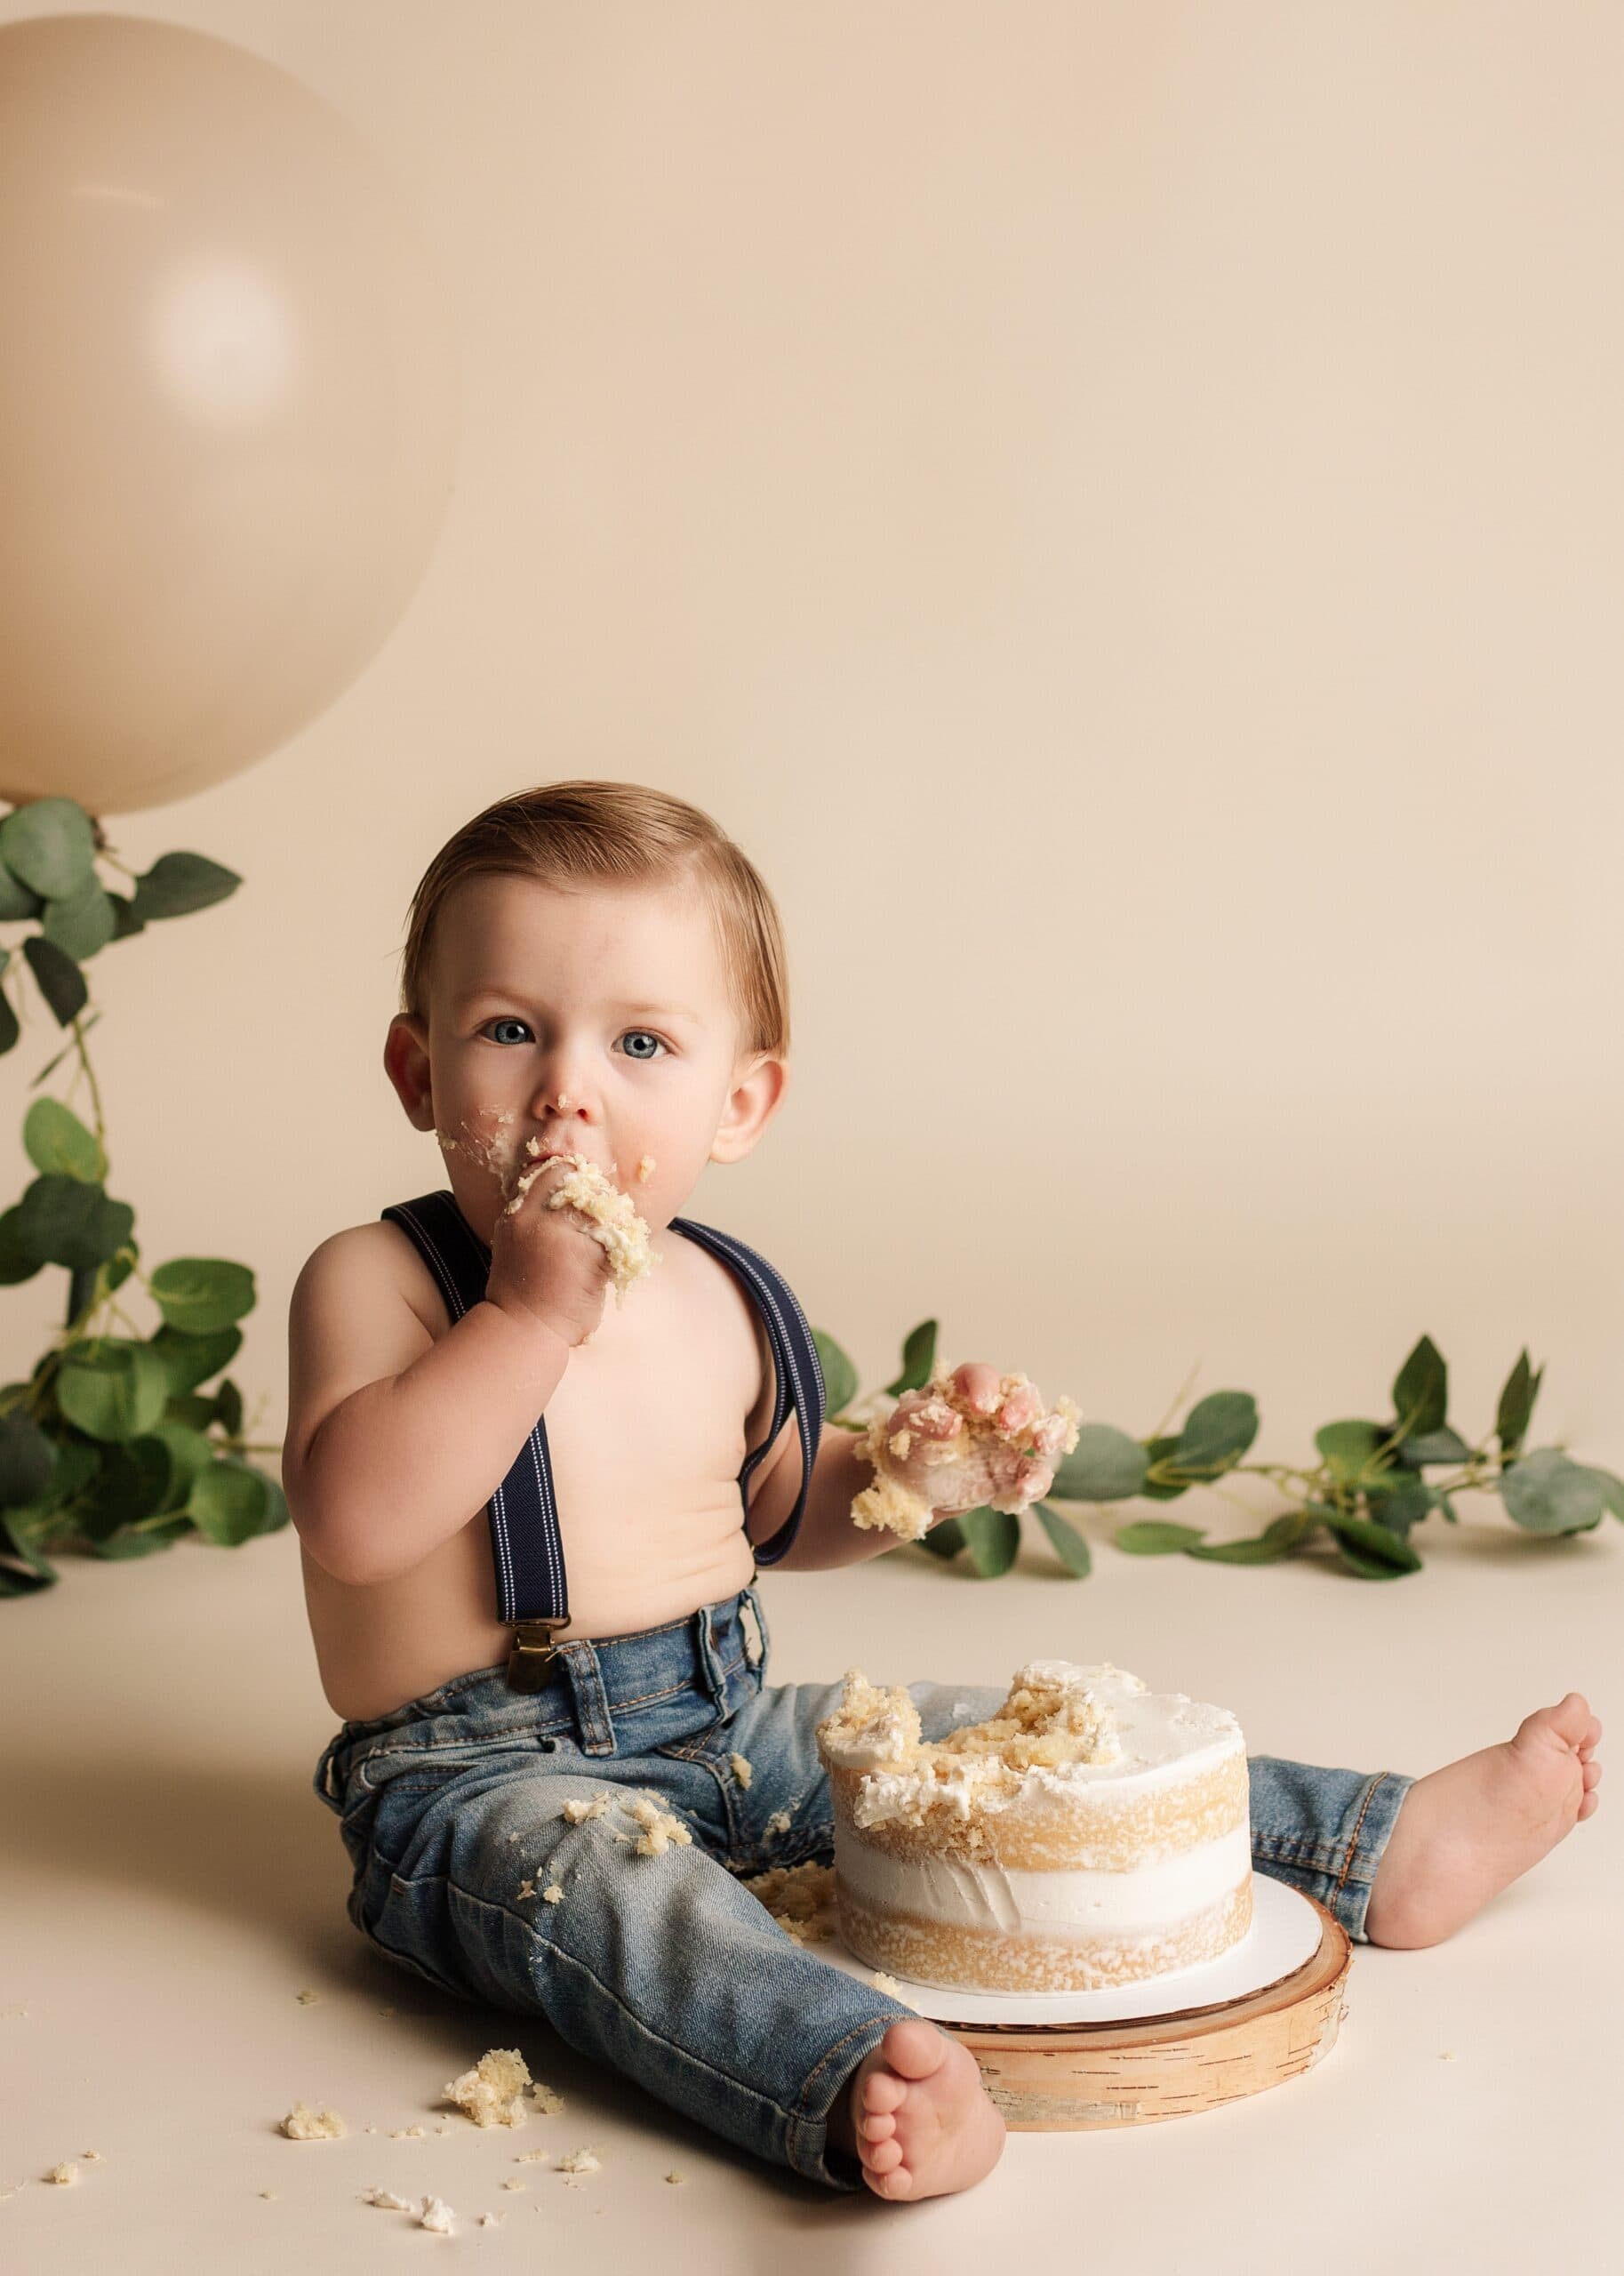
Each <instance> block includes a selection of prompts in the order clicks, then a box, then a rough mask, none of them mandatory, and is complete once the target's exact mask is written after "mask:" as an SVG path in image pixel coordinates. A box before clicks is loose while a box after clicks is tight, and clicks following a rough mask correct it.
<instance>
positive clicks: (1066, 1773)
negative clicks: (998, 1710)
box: [830, 1660, 1245, 1825]
mask: <svg viewBox="0 0 1624 2276" xmlns="http://www.w3.org/2000/svg"><path fill="white" fill-rule="evenodd" d="M1018 1687H1032V1688H1044V1689H1047V1688H1050V1687H1053V1688H1054V1689H1055V1691H1056V1692H1057V1693H1058V1695H1059V1702H1058V1707H1057V1713H1056V1716H1055V1719H1054V1720H1053V1723H1052V1728H1054V1729H1056V1730H1068V1729H1071V1728H1074V1727H1075V1728H1076V1729H1077V1730H1078V1733H1079V1752H1078V1754H1077V1756H1076V1759H1072V1760H1068V1761H1064V1762H1058V1763H1034V1764H1033V1765H1032V1766H1031V1767H1029V1768H1028V1769H1027V1770H1025V1771H1024V1772H1022V1773H1020V1775H1019V1777H1018V1778H1017V1779H1016V1781H1015V1783H1013V1784H1011V1783H1010V1774H1009V1772H1008V1770H1007V1769H1006V1768H1005V1767H1004V1765H1003V1764H1002V1763H1001V1762H1000V1761H999V1759H998V1758H997V1757H996V1756H995V1755H986V1754H982V1755H976V1754H965V1755H964V1756H962V1757H954V1756H948V1757H945V1758H944V1757H943V1756H941V1755H940V1754H938V1755H937V1756H935V1757H934V1759H933V1764H932V1760H931V1759H927V1760H926V1762H925V1763H924V1765H923V1766H921V1767H918V1768H914V1767H909V1765H908V1762H907V1760H906V1759H903V1760H901V1761H899V1760H898V1753H899V1749H898V1747H897V1745H896V1743H895V1735H894V1734H893V1733H892V1730H891V1727H890V1726H891V1723H892V1720H893V1718H892V1715H891V1713H890V1711H887V1712H886V1714H885V1715H884V1716H883V1717H876V1719H875V1721H874V1722H870V1723H865V1724H864V1725H863V1726H862V1727H860V1730H859V1731H857V1732H855V1733H853V1734H852V1737H851V1739H850V1740H849V1741H847V1742H845V1743H841V1744H840V1745H838V1746H836V1747H835V1748H832V1749H831V1750H830V1756H831V1759H832V1760H834V1761H836V1762H838V1763H839V1764H840V1765H841V1766H842V1767H844V1768H849V1769H853V1770H860V1771H861V1772H862V1773H863V1776H862V1779H861V1782H860V1785H859V1788H858V1792H857V1798H856V1803H855V1807H854V1811H853V1815H854V1816H855V1817H856V1820H857V1823H858V1824H859V1825H877V1824H880V1823H884V1821H885V1820H886V1819H888V1818H908V1817H914V1816H916V1815H917V1813H918V1811H919V1808H920V1807H921V1805H922V1803H924V1802H926V1801H927V1800H928V1801H929V1802H930V1803H931V1804H932V1807H933V1808H936V1809H940V1808H947V1809H948V1810H950V1811H952V1812H953V1813H955V1814H956V1815H959V1816H961V1817H967V1816H968V1815H969V1814H970V1811H971V1808H972V1805H973V1806H974V1807H979V1808H980V1809H983V1810H987V1811H994V1810H999V1811H1001V1810H1005V1809H1012V1808H1017V1807H1020V1804H1021V1802H1022V1801H1024V1800H1028V1799H1035V1798H1036V1797H1037V1796H1039V1795H1043V1794H1059V1795H1065V1794H1076V1792H1077V1791H1079V1790H1080V1789H1086V1788H1088V1787H1091V1786H1097V1785H1099V1784H1100V1783H1108V1784H1109V1786H1110V1788H1111V1791H1113V1793H1120V1794H1122V1795H1124V1797H1129V1796H1133V1795H1137V1794H1144V1793H1150V1792H1154V1791H1157V1790H1159V1789H1165V1788H1167V1787H1170V1786H1174V1785H1178V1784H1180V1783H1183V1782H1184V1781H1185V1780H1187V1779H1188V1778H1190V1777H1192V1776H1194V1775H1196V1774H1197V1773H1198V1772H1200V1771H1204V1770H1206V1769H1210V1768H1211V1767H1212V1765H1213V1763H1215V1762H1217V1761H1219V1760H1220V1759H1222V1758H1223V1757H1224V1756H1225V1755H1228V1754H1237V1753H1244V1751H1245V1741H1244V1736H1243V1734H1242V1731H1241V1727H1240V1724H1239V1722H1238V1721H1237V1720H1236V1718H1235V1716H1233V1715H1232V1714H1231V1713H1230V1712H1229V1711H1228V1708H1224V1707H1212V1706H1208V1705H1206V1704H1204V1703H1203V1702H1201V1701H1199V1700H1195V1699H1192V1698H1191V1697H1190V1696H1189V1695H1188V1692H1183V1691H1151V1690H1148V1688H1147V1687H1146V1686H1145V1684H1144V1683H1143V1682H1142V1681H1141V1680H1140V1678H1139V1677H1138V1676H1136V1675H1131V1674H1130V1673H1129V1672H1128V1671H1127V1670H1126V1669H1125V1668H1119V1667H1116V1666H1115V1665H1114V1664H1113V1663H1112V1662H1110V1661H1109V1660H1105V1661H1100V1662H1098V1663H1094V1664H1092V1665H1090V1666H1079V1665H1078V1664H1076V1663H1075V1662H1073V1661H1070V1660H1029V1661H1028V1663H1026V1665H1025V1666H1024V1667H1022V1668H1021V1669H1020V1670H1019V1671H1018V1672H1017V1674H1016V1676H1015V1678H1014V1681H1013V1684H1012V1689H1014V1688H1018ZM882 1725H883V1726H884V1738H883V1739H881V1738H879V1737H878V1736H877V1735H876V1734H877V1732H878V1730H879V1728H880V1727H881V1726H882ZM871 1735H875V1743H874V1744H872V1745H871V1744H870V1743H869V1741H870V1738H871ZM887 1765H893V1766H895V1767H887Z"/></svg>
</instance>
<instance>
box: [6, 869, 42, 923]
mask: <svg viewBox="0 0 1624 2276" xmlns="http://www.w3.org/2000/svg"><path fill="white" fill-rule="evenodd" d="M44 905H45V904H44V900H43V898H42V897H41V896H40V894H36V892H35V891H34V890H33V888H32V887H31V886H25V885H24V883H23V881H22V879H21V878H20V877H19V876H18V875H17V873H16V871H15V870H13V869H12V866H11V864H10V862H6V861H4V860H0V925H15V924H18V923H20V921H21V920H22V919H23V918H27V917H37V916H38V915H39V912H40V910H42V909H43V908H44Z"/></svg>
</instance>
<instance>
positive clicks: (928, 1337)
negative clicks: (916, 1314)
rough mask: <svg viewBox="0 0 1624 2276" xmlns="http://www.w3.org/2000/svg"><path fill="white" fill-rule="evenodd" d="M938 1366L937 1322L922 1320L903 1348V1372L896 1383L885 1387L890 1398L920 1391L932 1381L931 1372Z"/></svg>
mask: <svg viewBox="0 0 1624 2276" xmlns="http://www.w3.org/2000/svg"><path fill="white" fill-rule="evenodd" d="M935 1365H936V1322H935V1321H934V1320H933V1319H924V1320H921V1321H920V1323H919V1325H918V1326H917V1327H916V1328H915V1329H914V1330H913V1331H912V1333H911V1334H909V1336H908V1341H907V1342H906V1343H905V1344H904V1345H903V1346H902V1372H901V1374H900V1375H898V1376H897V1377H896V1379H895V1380H894V1382H888V1383H887V1384H886V1386H885V1395H886V1397H887V1398H901V1396H902V1394H903V1392H904V1391H905V1390H919V1389H920V1388H921V1386H922V1385H923V1384H925V1383H928V1382H930V1380H931V1370H932V1367H933V1366H935Z"/></svg>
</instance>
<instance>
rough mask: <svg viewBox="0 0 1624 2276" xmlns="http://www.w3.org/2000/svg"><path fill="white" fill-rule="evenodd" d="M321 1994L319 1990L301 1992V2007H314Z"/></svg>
mask: <svg viewBox="0 0 1624 2276" xmlns="http://www.w3.org/2000/svg"><path fill="white" fill-rule="evenodd" d="M321 1996H322V1995H321V1993H320V1992H300V1994H299V2004H300V2007H301V2008H313V2007H315V2005H316V2001H317V2000H319V1999H320V1998H321Z"/></svg>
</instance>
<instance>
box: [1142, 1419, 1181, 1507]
mask: <svg viewBox="0 0 1624 2276" xmlns="http://www.w3.org/2000/svg"><path fill="white" fill-rule="evenodd" d="M1178 1444H1179V1439H1178V1434H1177V1432H1176V1431H1175V1432H1174V1434H1173V1435H1172V1438H1161V1439H1147V1440H1146V1441H1144V1452H1145V1468H1146V1471H1149V1470H1150V1468H1151V1466H1152V1465H1153V1464H1154V1463H1164V1462H1166V1461H1167V1460H1168V1459H1169V1457H1170V1456H1171V1455H1173V1454H1174V1453H1175V1452H1176V1450H1177V1448H1178ZM1191 1483H1192V1481H1191V1480H1190V1479H1188V1478H1180V1477H1176V1476H1175V1477H1172V1478H1151V1477H1148V1476H1147V1477H1146V1479H1145V1480H1144V1482H1143V1484H1142V1485H1141V1486H1140V1489H1139V1491H1140V1499H1141V1500H1143V1501H1146V1502H1176V1501H1177V1500H1178V1498H1179V1496H1180V1494H1188V1492H1189V1489H1190V1486H1191Z"/></svg>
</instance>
